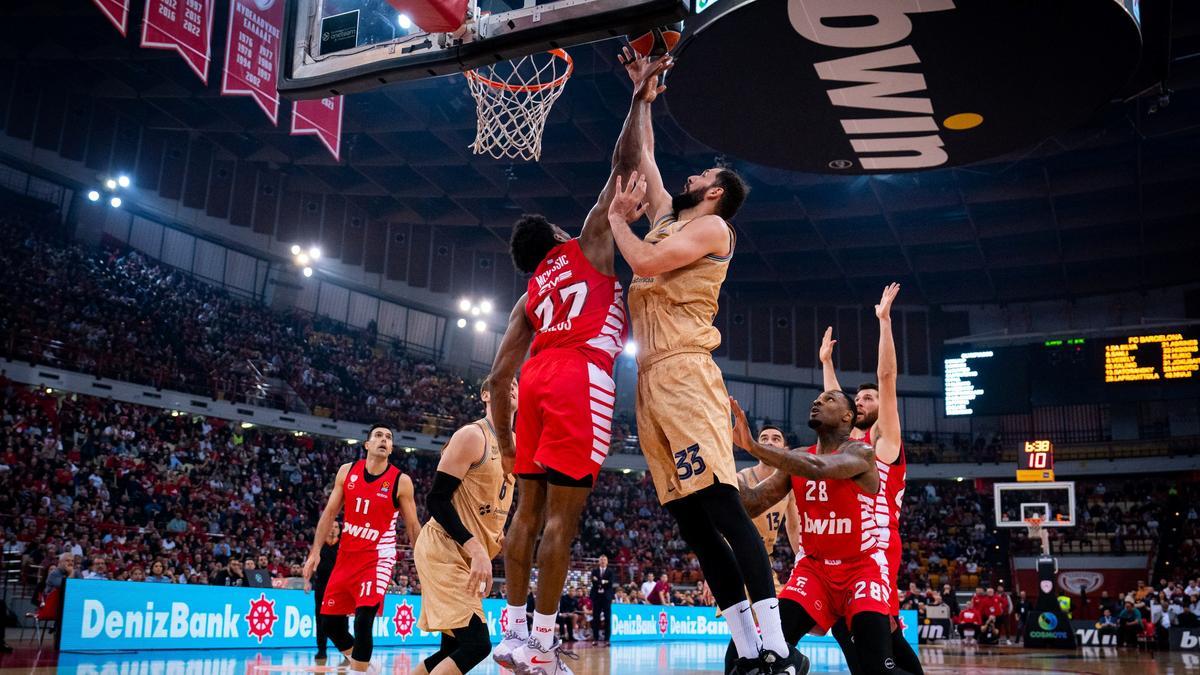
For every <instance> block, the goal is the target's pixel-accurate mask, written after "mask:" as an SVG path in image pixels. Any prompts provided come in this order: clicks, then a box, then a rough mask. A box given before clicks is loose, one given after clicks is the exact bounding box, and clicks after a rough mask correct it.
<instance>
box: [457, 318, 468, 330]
mask: <svg viewBox="0 0 1200 675" xmlns="http://www.w3.org/2000/svg"><path fill="white" fill-rule="evenodd" d="M458 327H459V328H466V327H467V320H466V319H459V320H458Z"/></svg>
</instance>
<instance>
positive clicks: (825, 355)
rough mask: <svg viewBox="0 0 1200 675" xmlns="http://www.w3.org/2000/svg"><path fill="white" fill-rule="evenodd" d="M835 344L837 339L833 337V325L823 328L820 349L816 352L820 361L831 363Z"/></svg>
mask: <svg viewBox="0 0 1200 675" xmlns="http://www.w3.org/2000/svg"><path fill="white" fill-rule="evenodd" d="M836 344H837V340H834V339H833V326H829V327H827V328H826V329H825V335H824V336H823V337H822V338H821V351H819V352H818V353H817V357H818V358H820V359H821V363H833V346H834V345H836Z"/></svg>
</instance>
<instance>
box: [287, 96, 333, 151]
mask: <svg viewBox="0 0 1200 675" xmlns="http://www.w3.org/2000/svg"><path fill="white" fill-rule="evenodd" d="M292 135H293V136H305V135H315V136H316V137H317V138H319V139H321V143H323V144H325V147H326V148H329V152H330V153H332V154H333V159H334V160H340V159H341V154H342V97H341V96H330V97H329V98H322V99H319V100H311V101H296V104H295V105H293V106H292Z"/></svg>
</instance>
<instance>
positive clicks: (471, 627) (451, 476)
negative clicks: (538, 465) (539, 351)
mask: <svg viewBox="0 0 1200 675" xmlns="http://www.w3.org/2000/svg"><path fill="white" fill-rule="evenodd" d="M479 397H480V398H481V399H482V400H483V404H484V410H485V411H486V414H485V416H484V418H483V419H481V420H476V421H475V422H472V423H471V424H468V425H466V426H465V427H463V428H461V429H459V430H458V431H456V432H454V435H453V436H451V437H450V440H449V442H447V443H446V447H445V448H443V449H442V457H441V459H440V460H439V461H438V466H437V475H436V476H435V477H434V479H433V488H432V489H430V491H429V497H428V498H427V499H426V502H425V503H426V505H427V507H428V508H429V522H427V523H425V534H424V536H422V537H421V538H420V539H419V540H418V541H417V545H416V548H415V549H414V550H413V559H414V561H415V562H416V564H417V576H418V577H419V578H420V579H421V616H420V618H419V619H418V620H417V625H418V626H419V627H420V629H421V630H423V631H427V632H440V633H441V634H442V645H441V648H440V649H438V650H437V651H436V652H434V653H433V654H432V655H431V656H430V657H429V658H427V659H425V661H424V662H423V663H422V664H421V665H419V666H417V668H416V670H414V671H413V673H414V674H415V675H461V674H462V673H466V672H470V670H471V669H472V668H474V667H475V666H477V665H478V664H479V663H480V662H482V661H483V660H484V659H486V658H487V656H488V653H489V652H490V651H491V648H492V642H491V636H490V635H489V634H488V627H487V623H486V619H487V617H486V615H485V614H484V613H483V598H484V596H486V595H487V593H488V591H489V590H490V589H491V586H492V558H495V557H496V555H497V554H499V553H500V547H501V543H502V542H503V541H504V521H505V520H506V519H507V518H508V507H509V506H510V505H511V504H512V498H513V479H512V477H511V476H509V475H508V474H506V473H504V469H503V467H502V466H501V464H502V462H501V461H500V447H499V443H497V442H496V432H495V424H494V422H493V417H492V405H491V398H492V397H491V391H489V387H488V385H487V382H486V380H485V381H484V384H483V386H482V387H481V392H480V395H479ZM509 399H510V402H511V404H512V409H513V410H514V411H515V410H516V399H517V385H516V382H515V381H514V382H513V384H512V385H511V386H510V387H509ZM510 426H511V425H510Z"/></svg>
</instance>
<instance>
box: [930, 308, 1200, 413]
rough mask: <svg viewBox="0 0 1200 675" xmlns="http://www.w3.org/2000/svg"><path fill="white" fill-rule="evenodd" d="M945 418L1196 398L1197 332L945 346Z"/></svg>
mask: <svg viewBox="0 0 1200 675" xmlns="http://www.w3.org/2000/svg"><path fill="white" fill-rule="evenodd" d="M944 357H945V360H944V365H945V368H944V373H945V397H946V411H945V412H946V415H947V416H954V415H977V414H978V415H1002V414H1009V413H1023V412H1028V411H1029V410H1030V408H1031V407H1032V406H1035V405H1039V406H1044V405H1061V404H1071V403H1115V402H1126V401H1138V400H1162V399H1172V398H1196V397H1200V327H1197V326H1190V327H1186V328H1172V329H1152V328H1151V329H1146V330H1145V331H1139V332H1130V333H1124V334H1117V335H1112V334H1109V335H1106V336H1101V337H1064V338H1055V339H1049V340H1044V341H1042V342H1038V343H1036V344H1022V345H1006V346H1002V347H997V346H987V345H986V344H965V345H946V348H945V353H944Z"/></svg>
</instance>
